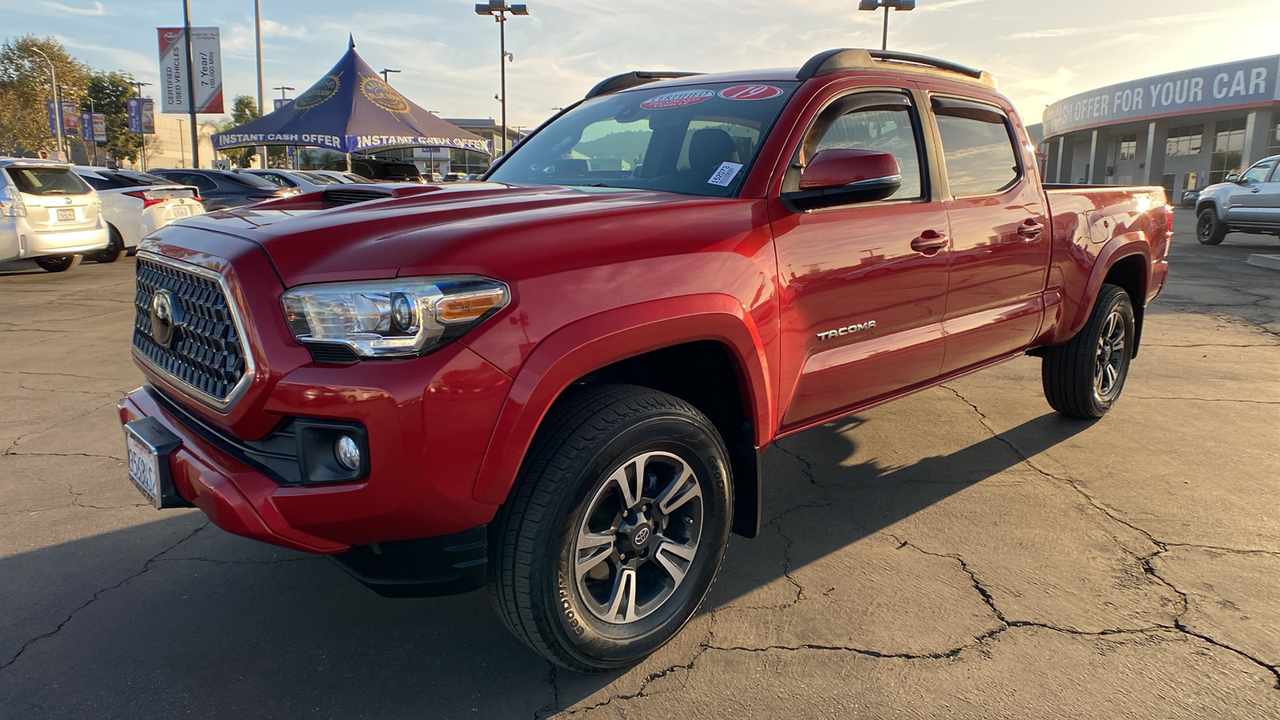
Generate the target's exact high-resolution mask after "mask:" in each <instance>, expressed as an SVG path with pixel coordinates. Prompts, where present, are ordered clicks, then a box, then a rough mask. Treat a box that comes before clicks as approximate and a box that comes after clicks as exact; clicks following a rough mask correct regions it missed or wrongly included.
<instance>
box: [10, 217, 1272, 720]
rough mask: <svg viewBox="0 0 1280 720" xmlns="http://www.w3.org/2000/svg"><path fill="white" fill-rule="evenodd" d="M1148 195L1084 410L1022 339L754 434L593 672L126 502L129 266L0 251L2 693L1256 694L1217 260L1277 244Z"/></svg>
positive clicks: (242, 697)
mask: <svg viewBox="0 0 1280 720" xmlns="http://www.w3.org/2000/svg"><path fill="white" fill-rule="evenodd" d="M1176 223H1177V227H1178V228H1179V232H1178V235H1177V237H1176V239H1175V244H1174V250H1173V255H1172V258H1171V260H1172V262H1173V275H1172V278H1171V280H1170V284H1169V286H1168V288H1167V289H1166V290H1165V292H1164V294H1163V295H1162V296H1161V297H1160V298H1159V299H1158V300H1157V302H1156V304H1155V305H1154V306H1153V307H1152V308H1151V309H1150V311H1149V313H1148V316H1147V329H1146V333H1145V335H1144V338H1143V345H1142V350H1141V353H1140V355H1139V357H1138V358H1136V359H1135V361H1134V363H1133V366H1132V370H1131V375H1130V378H1129V381H1128V384H1127V386H1126V388H1125V392H1124V397H1123V398H1122V399H1121V401H1120V403H1119V405H1118V406H1117V407H1116V408H1115V410H1113V411H1112V412H1111V413H1110V414H1109V415H1108V416H1107V417H1106V418H1104V419H1102V420H1101V421H1099V422H1095V423H1087V422H1076V421H1070V420H1067V419H1063V418H1059V417H1058V416H1056V415H1054V414H1053V413H1052V412H1051V411H1050V410H1049V407H1048V405H1047V404H1046V403H1045V401H1044V400H1043V397H1042V394H1041V391H1040V381H1039V362H1038V361H1037V360H1035V359H1032V358H1023V359H1020V360H1017V361H1014V362H1011V363H1006V364H1004V365H1001V366H999V367H996V368H993V369H990V370H987V371H985V372H982V373H978V374H975V375H970V376H968V377H965V378H962V379H960V380H956V381H954V382H949V383H947V384H946V385H945V386H942V387H937V388H934V389H932V390H928V391H926V392H923V393H919V394H916V395H914V396H911V397H909V398H905V399H902V400H899V401H897V402H894V403H890V404H888V405H884V406H881V407H879V408H875V409H873V410H871V411H868V412H865V413H860V414H858V415H855V416H851V417H848V418H845V419H843V420H842V421H840V422H837V423H832V424H829V425H827V426H824V427H821V428H817V429H814V430H812V431H809V432H806V433H804V434H801V435H797V436H793V437H790V438H787V439H785V440H783V441H781V442H779V443H778V444H777V445H776V446H775V447H773V448H772V449H770V450H769V451H768V452H767V453H766V454H765V458H764V462H765V478H766V484H767V489H766V499H765V508H766V524H765V526H764V530H763V532H762V534H761V536H760V537H759V538H756V539H754V540H744V539H742V538H735V539H734V540H733V541H732V543H731V546H730V548H729V553H728V557H727V560H726V564H725V567H724V569H723V570H722V572H721V574H720V577H719V579H718V580H717V582H716V585H715V587H714V588H713V590H712V594H711V596H710V598H709V599H708V601H707V602H706V604H705V605H704V607H703V609H702V610H701V611H700V612H699V614H698V615H697V616H696V617H695V618H694V619H693V621H692V622H691V623H690V624H689V626H688V627H687V628H686V629H685V630H684V631H683V633H681V635H680V636H679V637H677V639H676V640H675V641H674V642H673V643H672V644H670V645H669V646H668V647H666V648H664V649H662V650H661V651H660V652H658V653H657V654H656V655H654V656H653V657H651V658H649V659H648V660H646V661H644V662H643V663H641V664H640V665H638V666H636V667H634V668H632V669H630V670H628V671H625V672H615V673H608V674H604V675H595V676H581V675H575V674H572V673H568V672H564V671H557V670H556V669H555V668H553V667H551V666H549V665H548V664H547V663H546V662H544V661H543V660H541V659H540V658H539V657H538V656H536V655H534V654H533V653H532V652H531V651H529V650H527V649H525V648H524V647H523V646H522V645H520V644H519V643H518V641H516V640H515V639H513V638H512V637H511V636H509V635H508V634H507V633H506V632H505V631H504V630H503V628H502V626H501V624H500V622H499V621H498V619H497V617H496V616H494V615H493V613H492V612H491V611H490V610H489V607H488V602H487V599H486V597H485V596H484V594H483V593H473V594H470V595H464V596H459V597H451V598H439V599H425V600H388V599H382V598H379V597H377V596H375V595H373V594H372V593H371V592H369V591H367V590H365V589H364V588H363V587H361V586H359V585H358V584H357V583H355V582H354V581H352V580H350V579H349V578H348V577H347V576H346V575H345V574H343V573H342V572H341V571H340V570H338V569H337V568H336V567H334V566H332V565H331V564H330V563H329V562H327V561H326V560H324V559H322V558H316V557H311V556H306V555H302V554H299V553H294V552H291V551H287V550H282V549H277V548H273V547H270V546H266V545H261V544H257V543H254V542H252V541H249V540H244V539H240V538H237V537H234V536H232V535H229V534H227V533H225V532H223V531H221V530H219V529H218V528H216V527H214V526H212V525H210V524H209V523H208V522H207V521H206V520H205V519H204V516H203V515H201V514H200V513H199V512H197V511H194V510H176V511H166V512H163V513H159V512H156V511H155V510H153V509H151V508H150V506H147V505H145V504H144V503H143V501H142V499H141V496H140V495H139V494H138V493H137V491H136V490H134V489H133V487H132V486H131V485H130V484H129V482H128V481H127V479H126V478H125V468H124V466H123V464H122V457H123V453H124V448H123V437H122V433H121V431H120V429H119V427H118V424H117V421H116V416H115V409H114V408H115V403H116V401H117V400H118V399H119V398H120V397H121V396H122V395H123V394H124V393H126V392H128V391H129V390H131V389H132V388H134V387H135V386H137V385H138V384H139V382H140V379H141V376H140V374H139V373H138V372H137V371H136V370H135V369H134V367H133V366H132V364H131V363H130V360H129V355H128V339H127V338H128V335H129V332H130V327H131V322H132V309H131V302H132V296H133V291H132V270H133V262H132V260H122V261H121V262H119V263H116V264H114V265H97V264H94V263H88V262H86V263H84V264H83V265H81V266H80V267H79V268H77V269H75V270H73V271H71V272H69V273H66V274H62V275H54V274H46V273H44V272H42V271H40V270H36V269H32V268H28V267H25V266H8V267H9V269H8V270H7V271H0V304H2V305H3V307H4V308H5V310H6V312H5V313H4V316H3V318H0V407H3V411H0V448H3V452H2V454H0V498H3V499H2V500H0V718H5V719H6V720H7V719H8V718H15V719H25V718H82V717H83V718H90V717H91V718H125V717H127V718H175V717H193V718H224V717H238V716H242V717H251V718H423V717H425V718H471V717H476V718H548V717H584V718H597V717H604V718H608V717H626V718H670V717H676V716H679V717H682V718H700V717H706V718H723V717H801V718H827V717H830V718H837V717H838V718H859V717H863V718H929V717H947V718H1019V719H1023V718H1061V717H1099V718H1102V717H1105V718H1276V717H1280V669H1278V668H1280V603H1277V601H1276V598H1277V597H1280V519H1277V512H1276V508H1277V507H1280V486H1278V484H1280V449H1278V445H1280V443H1278V442H1277V441H1278V440H1280V431H1278V430H1277V428H1280V273H1277V272H1276V271H1272V270H1266V269H1263V268H1258V267H1253V266H1250V265H1247V264H1246V262H1245V260H1246V258H1247V256H1248V255H1249V254H1250V253H1254V252H1267V253H1280V246H1278V244H1277V243H1276V242H1275V240H1274V238H1271V237H1262V236H1248V235H1230V236H1228V239H1227V241H1226V242H1225V243H1224V244H1223V245H1221V246H1217V247H1203V246H1200V245H1198V244H1196V242H1195V241H1194V239H1193V238H1192V236H1191V232H1190V231H1191V229H1192V225H1193V218H1192V217H1191V215H1190V213H1189V212H1188V211H1183V210H1179V211H1178V213H1177V219H1176ZM0 270H2V269H0Z"/></svg>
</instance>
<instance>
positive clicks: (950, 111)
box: [934, 98, 1021, 197]
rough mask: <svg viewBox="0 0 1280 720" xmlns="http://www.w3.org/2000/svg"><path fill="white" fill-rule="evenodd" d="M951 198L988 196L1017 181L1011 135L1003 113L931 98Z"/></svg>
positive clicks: (964, 102)
mask: <svg viewBox="0 0 1280 720" xmlns="http://www.w3.org/2000/svg"><path fill="white" fill-rule="evenodd" d="M934 114H935V115H936V116H937V119H938V133H939V134H940V135H941V136H942V156H943V159H944V162H945V164H946V167H947V179H948V181H949V182H950V185H951V194H952V195H953V196H955V197H963V196H966V195H992V194H995V193H998V192H1002V191H1004V190H1007V189H1009V188H1011V187H1013V185H1014V183H1016V182H1018V178H1019V177H1020V174H1021V173H1020V168H1019V167H1018V156H1017V154H1016V152H1015V151H1014V147H1015V144H1014V140H1013V134H1012V133H1011V132H1009V125H1008V121H1007V120H1006V118H1005V116H1004V113H1003V112H1001V111H1000V110H998V109H997V108H995V107H993V106H989V105H984V104H980V103H975V102H969V101H967V100H953V99H950V98H934Z"/></svg>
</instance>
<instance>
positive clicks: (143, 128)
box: [125, 97, 156, 135]
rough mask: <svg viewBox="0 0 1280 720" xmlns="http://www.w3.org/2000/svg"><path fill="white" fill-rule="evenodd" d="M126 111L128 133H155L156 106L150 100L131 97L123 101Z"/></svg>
mask: <svg viewBox="0 0 1280 720" xmlns="http://www.w3.org/2000/svg"><path fill="white" fill-rule="evenodd" d="M125 109H126V110H127V111H128V117H129V132H131V133H133V134H135V135H153V134H155V131H156V105H155V101H153V100H152V99H151V98H137V97H132V98H129V99H128V100H125Z"/></svg>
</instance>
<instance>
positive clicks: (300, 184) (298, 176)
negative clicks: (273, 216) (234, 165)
mask: <svg viewBox="0 0 1280 720" xmlns="http://www.w3.org/2000/svg"><path fill="white" fill-rule="evenodd" d="M236 172H237V173H239V174H241V175H256V176H257V177H260V178H262V179H263V180H266V181H267V182H269V183H271V184H273V185H279V186H280V187H282V188H297V190H298V192H304V193H305V192H314V191H316V190H323V189H324V188H325V187H326V186H328V185H332V184H333V183H331V182H328V180H330V179H331V178H325V180H317V179H315V178H312V177H307V173H305V172H300V171H293V170H276V169H273V168H266V169H263V168H241V169H239V170H236Z"/></svg>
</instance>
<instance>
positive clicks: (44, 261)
mask: <svg viewBox="0 0 1280 720" xmlns="http://www.w3.org/2000/svg"><path fill="white" fill-rule="evenodd" d="M109 239H110V238H109V236H108V233H107V226H106V224H105V223H103V222H102V212H101V205H100V203H99V201H98V193H96V192H95V191H94V189H93V188H91V187H89V185H88V184H87V183H85V181H84V180H81V179H80V177H79V176H78V175H76V174H75V173H74V172H72V171H71V166H70V165H68V164H66V163H56V162H50V161H47V160H29V159H25V158H0V262H9V261H11V260H22V259H25V258H31V259H34V260H35V261H36V264H38V265H39V266H40V267H42V268H44V269H45V270H48V271H49V272H61V271H63V270H69V269H71V268H73V267H75V266H76V265H79V264H80V259H81V257H83V255H82V254H83V253H87V252H95V251H98V250H102V249H103V248H105V247H107V243H108V242H109Z"/></svg>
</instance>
